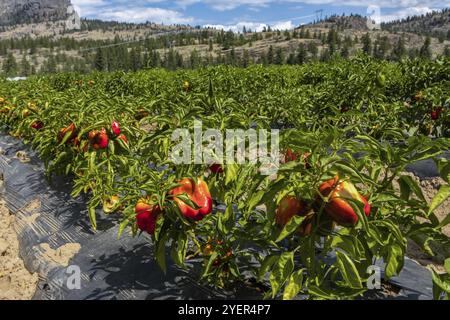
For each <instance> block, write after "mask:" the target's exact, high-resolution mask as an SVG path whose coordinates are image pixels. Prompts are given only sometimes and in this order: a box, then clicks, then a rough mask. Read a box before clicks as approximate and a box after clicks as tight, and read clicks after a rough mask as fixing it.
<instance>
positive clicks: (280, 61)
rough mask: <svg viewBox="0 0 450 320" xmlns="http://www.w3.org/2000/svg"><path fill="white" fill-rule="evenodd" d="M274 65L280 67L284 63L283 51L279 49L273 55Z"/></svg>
mask: <svg viewBox="0 0 450 320" xmlns="http://www.w3.org/2000/svg"><path fill="white" fill-rule="evenodd" d="M274 63H275V64H278V65H281V64H283V63H284V54H283V50H282V49H281V48H278V49H277V52H276V54H275V61H274Z"/></svg>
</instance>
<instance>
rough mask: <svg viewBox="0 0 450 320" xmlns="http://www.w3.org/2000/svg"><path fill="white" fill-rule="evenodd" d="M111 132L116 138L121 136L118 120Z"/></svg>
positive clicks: (112, 125) (113, 123) (113, 124)
mask: <svg viewBox="0 0 450 320" xmlns="http://www.w3.org/2000/svg"><path fill="white" fill-rule="evenodd" d="M111 131H112V132H113V134H114V135H115V136H116V137H117V136H119V135H120V125H119V123H118V122H117V121H116V120H114V121H113V122H112V123H111Z"/></svg>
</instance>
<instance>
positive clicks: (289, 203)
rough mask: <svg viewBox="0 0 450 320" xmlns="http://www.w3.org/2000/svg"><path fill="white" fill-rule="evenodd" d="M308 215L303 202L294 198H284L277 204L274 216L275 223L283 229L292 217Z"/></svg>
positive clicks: (306, 207)
mask: <svg viewBox="0 0 450 320" xmlns="http://www.w3.org/2000/svg"><path fill="white" fill-rule="evenodd" d="M307 213H308V206H307V204H306V203H305V202H304V201H300V200H298V199H297V198H296V197H294V196H289V195H288V196H285V197H284V198H283V199H282V200H281V201H280V203H279V204H278V208H277V212H276V214H275V221H276V223H277V224H278V225H280V226H282V227H284V226H285V225H286V224H287V223H288V222H289V220H291V219H292V217H293V216H295V215H297V216H301V217H304V216H306V214H307Z"/></svg>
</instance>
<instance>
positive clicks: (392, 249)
mask: <svg viewBox="0 0 450 320" xmlns="http://www.w3.org/2000/svg"><path fill="white" fill-rule="evenodd" d="M404 259H405V252H404V250H403V249H402V247H401V246H399V245H398V244H391V245H390V246H389V248H388V256H387V260H386V270H385V274H386V278H387V279H390V278H392V277H394V276H396V275H398V274H399V273H400V271H401V270H402V268H403V264H404Z"/></svg>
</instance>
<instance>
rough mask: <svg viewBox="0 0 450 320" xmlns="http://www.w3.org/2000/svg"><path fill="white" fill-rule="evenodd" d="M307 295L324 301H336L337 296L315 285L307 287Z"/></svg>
mask: <svg viewBox="0 0 450 320" xmlns="http://www.w3.org/2000/svg"><path fill="white" fill-rule="evenodd" d="M308 293H309V295H310V296H313V297H318V298H321V299H324V300H331V299H338V296H336V295H334V294H333V293H331V292H327V291H325V290H324V289H322V288H319V287H318V286H315V285H310V286H308Z"/></svg>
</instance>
